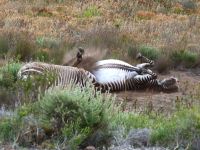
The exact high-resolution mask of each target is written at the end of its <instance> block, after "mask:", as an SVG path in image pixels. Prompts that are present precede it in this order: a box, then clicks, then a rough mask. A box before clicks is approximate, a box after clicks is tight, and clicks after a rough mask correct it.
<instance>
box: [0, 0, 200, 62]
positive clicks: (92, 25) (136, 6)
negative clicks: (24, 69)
mask: <svg viewBox="0 0 200 150" xmlns="http://www.w3.org/2000/svg"><path fill="white" fill-rule="evenodd" d="M193 6H194V7H193ZM199 8H200V2H199V1H198V0H196V1H192V4H189V3H187V4H186V3H177V1H175V0H167V1H160V0H154V1H149V0H148V1H144V0H136V1H130V0H125V1H116V0H110V1H107V0H103V1H93V0H87V1H79V0H76V1H67V0H54V1H49V0H41V1H40V0H33V1H28V0H27V1H23V0H18V1H11V0H3V1H1V3H0V9H1V10H3V11H1V12H0V20H1V21H0V30H1V31H3V32H9V33H15V32H26V33H28V34H29V36H30V38H31V40H36V41H37V39H40V38H44V39H48V40H49V39H50V40H51V39H53V40H54V41H59V42H57V44H59V45H60V43H68V44H67V45H70V46H66V44H61V45H62V46H61V47H62V48H60V46H58V47H57V46H56V47H54V48H53V49H52V48H49V47H48V46H47V47H45V48H44V47H43V48H42V49H43V50H45V51H51V53H52V54H51V55H52V56H53V55H55V54H56V52H54V51H56V50H57V49H61V50H59V56H62V55H63V54H64V53H65V52H66V51H68V50H71V49H74V48H75V47H77V46H79V45H83V46H86V47H100V48H104V49H108V53H109V54H110V55H108V56H109V57H113V58H118V59H122V60H126V61H128V62H132V61H133V58H132V57H129V58H128V57H127V55H129V54H128V49H129V48H130V47H134V46H135V45H138V44H139V45H140V44H141V45H148V46H150V47H155V48H157V49H159V50H162V51H164V52H165V53H170V52H171V51H174V50H176V51H177V50H178V51H179V50H190V51H195V52H197V53H199V52H200V46H199V43H200V31H199V28H200V18H199V17H198V16H199V14H200V11H199V10H200V9H199ZM36 43H37V42H36ZM45 44H46V43H45ZM65 46H66V47H67V48H65ZM62 59H63V57H62ZM62 59H60V60H62ZM56 62H57V63H61V62H60V61H56Z"/></svg>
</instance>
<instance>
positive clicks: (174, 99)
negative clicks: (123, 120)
mask: <svg viewBox="0 0 200 150" xmlns="http://www.w3.org/2000/svg"><path fill="white" fill-rule="evenodd" d="M169 76H174V77H177V78H178V79H179V91H178V92H175V93H163V92H152V91H144V92H136V91H125V92H119V93H116V96H117V100H118V101H119V102H121V103H123V104H122V105H123V106H124V110H126V111H130V110H134V111H137V112H144V111H148V112H150V111H155V112H158V113H159V112H171V111H173V110H174V109H175V108H176V107H177V103H179V102H180V103H184V104H186V103H187V105H190V104H191V103H193V102H194V97H193V96H194V95H197V94H198V89H199V83H200V76H198V75H195V74H194V73H192V72H190V71H185V72H182V71H171V72H170V74H167V75H158V78H160V79H163V78H166V77H169ZM186 100H187V102H186Z"/></svg>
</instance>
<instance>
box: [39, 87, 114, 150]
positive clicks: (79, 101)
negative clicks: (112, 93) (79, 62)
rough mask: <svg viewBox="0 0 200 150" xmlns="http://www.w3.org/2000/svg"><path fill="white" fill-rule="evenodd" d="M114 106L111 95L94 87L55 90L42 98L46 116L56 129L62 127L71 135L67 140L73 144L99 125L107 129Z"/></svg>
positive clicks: (83, 138) (40, 108)
mask: <svg viewBox="0 0 200 150" xmlns="http://www.w3.org/2000/svg"><path fill="white" fill-rule="evenodd" d="M113 109H114V108H113V104H112V100H110V98H106V97H103V95H101V94H100V93H96V95H94V91H93V90H91V89H90V88H86V89H82V90H81V89H80V88H75V89H73V90H63V91H55V92H52V93H49V94H47V95H46V96H45V97H44V98H43V99H42V100H40V101H39V102H38V111H39V114H41V117H42V120H46V121H45V122H48V121H50V122H49V124H52V127H56V129H54V130H57V129H59V130H60V131H59V132H62V135H63V137H65V138H67V139H68V141H67V143H66V144H67V145H69V146H72V147H77V146H78V145H79V144H80V143H81V142H83V140H85V138H86V137H88V136H89V135H90V134H92V132H95V130H97V129H98V128H103V129H104V130H106V128H107V126H108V122H107V121H108V120H109V119H110V117H111V116H110V114H109V113H112V112H111V111H112V110H113ZM52 120H54V123H52V122H51V121H52ZM69 131H70V132H69Z"/></svg>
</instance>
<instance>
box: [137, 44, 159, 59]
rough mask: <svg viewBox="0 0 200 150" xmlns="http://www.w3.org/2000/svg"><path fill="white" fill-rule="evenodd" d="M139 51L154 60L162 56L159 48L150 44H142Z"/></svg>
mask: <svg viewBox="0 0 200 150" xmlns="http://www.w3.org/2000/svg"><path fill="white" fill-rule="evenodd" d="M139 52H140V53H142V55H144V56H146V57H147V58H149V59H152V60H155V59H157V58H158V57H159V56H160V52H159V50H158V49H156V48H153V47H149V46H140V47H139Z"/></svg>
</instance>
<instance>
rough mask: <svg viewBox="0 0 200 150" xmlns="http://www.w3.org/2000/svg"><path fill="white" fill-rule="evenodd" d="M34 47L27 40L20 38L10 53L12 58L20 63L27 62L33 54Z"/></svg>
mask: <svg viewBox="0 0 200 150" xmlns="http://www.w3.org/2000/svg"><path fill="white" fill-rule="evenodd" d="M35 51H36V50H35V45H34V44H33V43H32V42H30V41H29V40H27V39H24V38H20V39H18V40H17V43H16V47H15V49H14V50H13V52H12V55H13V56H14V57H18V58H19V60H21V61H29V60H30V59H31V58H32V57H33V54H34V52H35Z"/></svg>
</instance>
